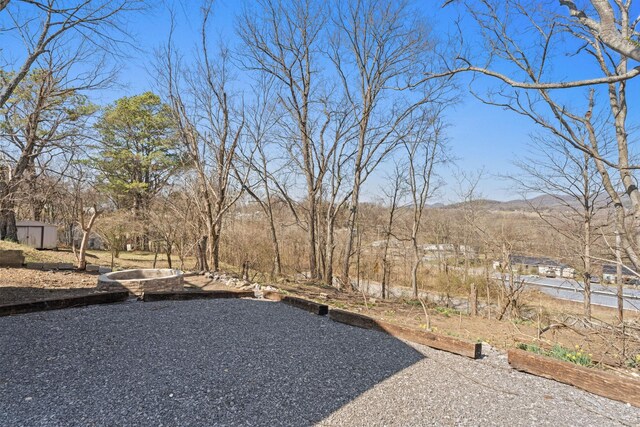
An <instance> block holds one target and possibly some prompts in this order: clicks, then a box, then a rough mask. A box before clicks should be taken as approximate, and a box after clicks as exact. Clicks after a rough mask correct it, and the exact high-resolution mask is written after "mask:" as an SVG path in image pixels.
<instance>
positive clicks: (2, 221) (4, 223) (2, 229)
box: [0, 207, 18, 242]
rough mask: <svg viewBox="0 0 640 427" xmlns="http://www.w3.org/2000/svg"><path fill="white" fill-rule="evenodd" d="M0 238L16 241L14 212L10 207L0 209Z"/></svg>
mask: <svg viewBox="0 0 640 427" xmlns="http://www.w3.org/2000/svg"><path fill="white" fill-rule="evenodd" d="M0 240H7V241H10V242H18V228H17V227H16V213H15V211H14V210H13V208H12V207H10V208H4V209H2V210H0Z"/></svg>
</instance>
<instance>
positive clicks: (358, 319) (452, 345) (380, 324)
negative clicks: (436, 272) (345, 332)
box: [329, 308, 482, 359]
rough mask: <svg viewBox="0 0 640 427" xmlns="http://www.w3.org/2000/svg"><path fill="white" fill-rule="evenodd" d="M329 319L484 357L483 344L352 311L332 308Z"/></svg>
mask: <svg viewBox="0 0 640 427" xmlns="http://www.w3.org/2000/svg"><path fill="white" fill-rule="evenodd" d="M329 319H331V320H334V321H336V322H340V323H346V324H348V325H352V326H357V327H359V328H365V329H375V330H377V331H381V332H386V333H387V334H389V335H392V336H394V337H396V338H402V339H405V340H407V341H411V342H414V343H416V344H422V345H426V346H427V347H432V348H435V349H438V350H444V351H448V352H449V353H454V354H459V355H461V356H466V357H470V358H471V359H479V358H480V357H481V356H482V344H481V343H472V342H469V341H463V340H460V339H457V338H452V337H448V336H446V335H440V334H434V333H432V332H428V331H421V330H418V329H413V328H408V327H406V326H399V325H394V324H392V323H389V322H385V321H382V320H376V319H373V318H371V317H368V316H364V315H362V314H357V313H352V312H350V311H344V310H337V309H333V308H332V309H331V310H329Z"/></svg>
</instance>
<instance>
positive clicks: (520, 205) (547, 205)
mask: <svg viewBox="0 0 640 427" xmlns="http://www.w3.org/2000/svg"><path fill="white" fill-rule="evenodd" d="M599 202H601V203H603V204H604V203H606V200H605V197H603V198H602V200H600V201H599ZM470 203H471V204H473V205H475V207H476V208H481V209H486V210H497V211H532V210H535V209H556V208H564V207H566V206H574V207H577V206H579V202H578V200H576V199H575V198H573V197H571V196H567V195H557V196H552V195H549V194H543V195H540V196H537V197H533V198H531V199H514V200H507V201H504V202H502V201H499V200H492V199H478V200H474V201H472V202H457V203H450V204H445V203H434V204H433V205H429V207H430V208H434V209H461V208H464V207H465V206H466V205H467V204H470Z"/></svg>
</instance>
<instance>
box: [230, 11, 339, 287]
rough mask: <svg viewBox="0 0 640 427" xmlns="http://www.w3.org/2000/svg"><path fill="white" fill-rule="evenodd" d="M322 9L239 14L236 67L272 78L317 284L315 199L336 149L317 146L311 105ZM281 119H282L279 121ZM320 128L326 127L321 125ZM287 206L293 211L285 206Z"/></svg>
mask: <svg viewBox="0 0 640 427" xmlns="http://www.w3.org/2000/svg"><path fill="white" fill-rule="evenodd" d="M326 6H327V5H325V4H323V2H319V1H316V0H296V1H294V2H286V1H283V0H260V1H258V2H256V9H255V10H254V9H248V10H246V11H245V13H244V14H243V16H242V17H241V20H240V22H239V25H238V28H239V30H238V32H239V35H240V38H241V39H242V41H243V44H244V48H245V49H246V53H245V54H244V55H243V58H242V59H241V61H242V62H243V65H244V66H245V67H246V68H247V69H249V70H254V71H257V72H260V73H266V74H268V75H270V76H272V77H273V78H274V79H275V81H276V82H277V84H278V89H279V90H278V91H277V95H276V96H277V99H278V102H279V104H280V106H281V107H282V108H283V109H284V110H285V111H286V118H287V121H286V122H285V121H284V120H283V125H284V126H283V129H282V132H283V135H282V141H283V147H284V149H285V150H286V151H287V152H288V153H289V156H290V161H291V165H293V166H295V168H296V169H297V170H298V171H299V173H301V174H302V175H303V176H304V180H305V193H306V194H305V199H306V200H305V208H306V215H305V216H306V224H304V227H305V228H306V231H307V235H308V239H307V240H308V242H307V243H308V257H309V272H310V276H311V278H314V279H316V278H319V276H320V271H319V269H318V263H317V239H318V230H317V223H318V196H319V194H320V191H321V189H322V183H323V181H324V177H325V174H326V173H327V169H328V167H329V161H330V160H329V159H330V158H331V157H332V153H333V152H334V151H335V149H336V147H335V146H333V145H330V146H325V145H323V144H322V143H321V142H320V141H319V140H318V133H319V132H321V131H322V130H321V129H318V127H319V126H321V125H320V124H318V123H317V122H318V111H317V108H316V106H317V104H318V101H319V99H320V97H321V96H322V94H321V93H319V87H318V86H319V76H318V70H319V68H320V66H321V65H320V62H319V55H318V51H319V48H320V46H319V45H320V43H321V41H322V36H323V28H324V27H325V24H326V18H325V17H326V16H327V10H328V9H327V7H326ZM283 119H284V118H283ZM325 123H326V122H325ZM291 206H293V205H291Z"/></svg>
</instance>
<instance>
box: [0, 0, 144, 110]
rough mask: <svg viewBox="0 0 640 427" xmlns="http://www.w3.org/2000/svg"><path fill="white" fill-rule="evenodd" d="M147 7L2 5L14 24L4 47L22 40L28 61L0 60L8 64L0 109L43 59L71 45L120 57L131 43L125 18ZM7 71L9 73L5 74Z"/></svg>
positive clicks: (47, 0) (0, 85) (16, 1)
mask: <svg viewBox="0 0 640 427" xmlns="http://www.w3.org/2000/svg"><path fill="white" fill-rule="evenodd" d="M143 7H144V1H143V0H117V1H111V0H82V1H72V2H65V3H63V4H62V3H60V2H58V1H55V0H43V1H31V0H13V1H10V0H2V1H0V12H2V15H0V18H4V19H7V20H8V21H9V22H10V23H11V24H10V25H7V27H9V28H10V30H9V31H3V32H2V33H1V34H2V37H1V38H0V44H4V43H5V41H6V40H7V39H9V38H10V37H12V36H18V38H20V39H21V40H22V41H23V43H24V53H23V54H22V55H19V57H23V58H24V59H23V60H22V63H21V64H16V63H9V62H10V61H9V60H8V59H5V58H4V57H3V56H0V61H3V62H4V63H5V64H2V63H0V108H2V107H3V106H4V105H5V104H6V103H7V101H8V100H9V98H10V97H11V95H12V94H13V92H14V91H15V90H16V89H17V88H18V85H19V84H20V82H22V81H23V80H24V79H25V78H26V77H27V75H28V74H29V71H30V70H31V69H32V68H33V66H34V65H35V64H36V62H37V61H38V60H39V59H40V58H41V57H42V56H43V55H46V54H48V53H50V52H51V51H53V50H56V49H58V48H59V46H61V45H64V44H66V43H68V42H69V41H74V42H79V43H80V44H84V43H86V44H90V45H91V46H92V49H93V48H95V47H96V46H97V47H99V48H100V50H101V51H103V52H109V53H112V54H114V53H118V52H119V49H118V46H119V45H120V44H121V43H123V42H125V41H126V40H127V39H128V35H127V33H126V31H125V27H126V25H124V22H123V17H124V16H126V15H128V14H129V13H130V12H133V11H136V10H140V9H142V8H143ZM2 40H5V41H2ZM0 52H1V53H4V52H5V50H4V49H3V50H2V51H0ZM5 67H6V68H8V69H9V70H10V72H9V73H7V72H3V71H2V68H5Z"/></svg>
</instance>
